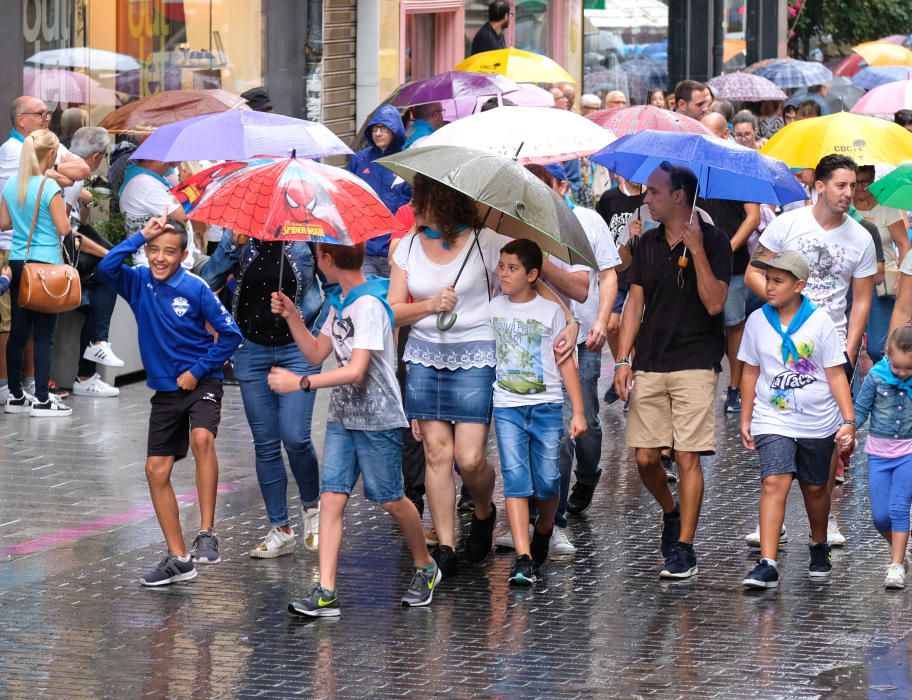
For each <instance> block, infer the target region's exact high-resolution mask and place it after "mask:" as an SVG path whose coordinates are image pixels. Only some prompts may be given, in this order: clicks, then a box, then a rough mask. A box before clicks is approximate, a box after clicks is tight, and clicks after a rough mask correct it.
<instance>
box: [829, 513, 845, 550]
mask: <svg viewBox="0 0 912 700" xmlns="http://www.w3.org/2000/svg"><path fill="white" fill-rule="evenodd" d="M845 543H846V538H845V535H843V534H842V533H841V532H840V531H839V525H837V524H836V516H835V515H831V516H830V517H829V519H828V520H827V544H828V545H830V546H831V547H844V546H845Z"/></svg>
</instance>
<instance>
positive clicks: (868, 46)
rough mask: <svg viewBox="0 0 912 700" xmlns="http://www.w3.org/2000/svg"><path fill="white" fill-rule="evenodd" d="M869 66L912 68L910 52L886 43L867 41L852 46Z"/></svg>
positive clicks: (903, 47)
mask: <svg viewBox="0 0 912 700" xmlns="http://www.w3.org/2000/svg"><path fill="white" fill-rule="evenodd" d="M852 51H854V52H855V53H857V54H858V55H859V56H861V57H862V58H863V59H864V61H865V63H867V64H868V65H869V66H912V51H909V49H907V48H906V47H905V46H902V45H900V44H894V43H892V42H888V41H867V42H865V43H863V44H859V45H858V46H853V47H852Z"/></svg>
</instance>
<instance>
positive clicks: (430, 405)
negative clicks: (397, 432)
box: [405, 362, 494, 425]
mask: <svg viewBox="0 0 912 700" xmlns="http://www.w3.org/2000/svg"><path fill="white" fill-rule="evenodd" d="M405 369H406V372H407V375H406V378H405V413H406V415H407V416H408V417H409V419H413V418H414V419H417V420H442V421H449V422H451V423H484V424H486V425H487V424H488V423H490V422H491V409H492V407H493V398H494V368H493V367H471V368H469V369H439V368H437V367H427V366H425V365H420V364H417V363H414V362H406V363H405Z"/></svg>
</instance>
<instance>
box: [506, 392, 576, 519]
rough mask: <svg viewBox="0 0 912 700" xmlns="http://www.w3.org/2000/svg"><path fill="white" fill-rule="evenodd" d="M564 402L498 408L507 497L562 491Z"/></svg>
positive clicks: (545, 497)
mask: <svg viewBox="0 0 912 700" xmlns="http://www.w3.org/2000/svg"><path fill="white" fill-rule="evenodd" d="M561 413H562V408H561V404H560V403H538V404H532V405H530V406H512V407H510V408H495V409H494V431H495V432H496V433H497V451H498V452H499V453H500V472H501V474H502V475H503V490H504V496H505V497H506V498H525V497H527V496H535V498H536V499H538V500H539V501H547V500H548V499H550V498H554V497H555V496H558V495H560V490H561V489H560V486H561V476H560V471H559V470H558V468H557V459H558V452H559V451H560V444H561V435H562V434H563V424H562V420H561Z"/></svg>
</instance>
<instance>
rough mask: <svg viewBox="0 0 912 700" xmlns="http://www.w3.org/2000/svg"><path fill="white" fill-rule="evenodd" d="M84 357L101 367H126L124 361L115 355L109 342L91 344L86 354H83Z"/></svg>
mask: <svg viewBox="0 0 912 700" xmlns="http://www.w3.org/2000/svg"><path fill="white" fill-rule="evenodd" d="M82 357H83V359H85V360H89V361H90V362H97V363H98V364H100V365H107V366H108V367H123V366H124V361H123V360H121V359H120V358H119V357H118V356H117V355H115V354H114V351H113V350H112V349H111V343H109V342H108V341H107V340H102V341H101V342H100V343H96V344H93V343H89V345H88V347H86V349H85V352H83V353H82Z"/></svg>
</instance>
